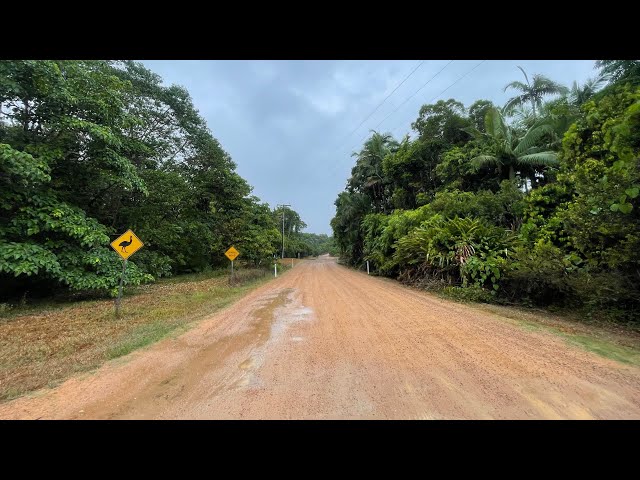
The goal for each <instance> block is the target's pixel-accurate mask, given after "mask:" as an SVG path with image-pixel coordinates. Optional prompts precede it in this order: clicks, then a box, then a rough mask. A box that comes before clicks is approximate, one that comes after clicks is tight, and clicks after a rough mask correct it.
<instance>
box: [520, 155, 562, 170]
mask: <svg viewBox="0 0 640 480" xmlns="http://www.w3.org/2000/svg"><path fill="white" fill-rule="evenodd" d="M518 163H519V164H520V165H528V166H532V167H542V166H553V165H557V164H558V156H557V155H556V153H555V152H538V153H530V154H529V155H523V156H521V157H518Z"/></svg>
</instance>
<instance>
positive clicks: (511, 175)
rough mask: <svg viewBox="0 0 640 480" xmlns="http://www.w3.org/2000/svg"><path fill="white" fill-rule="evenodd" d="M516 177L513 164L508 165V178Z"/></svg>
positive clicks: (513, 178)
mask: <svg viewBox="0 0 640 480" xmlns="http://www.w3.org/2000/svg"><path fill="white" fill-rule="evenodd" d="M515 179H516V171H515V170H514V169H513V165H509V180H515Z"/></svg>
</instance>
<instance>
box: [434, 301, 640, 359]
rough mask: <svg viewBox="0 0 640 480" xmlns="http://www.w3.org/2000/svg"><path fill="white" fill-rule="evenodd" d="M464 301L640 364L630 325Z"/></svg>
mask: <svg viewBox="0 0 640 480" xmlns="http://www.w3.org/2000/svg"><path fill="white" fill-rule="evenodd" d="M443 298H446V297H443ZM464 303H472V304H473V305H474V306H475V307H477V308H480V309H481V310H485V311H488V312H490V313H493V314H495V315H498V316H500V317H503V318H507V319H508V320H511V321H512V323H513V324H514V325H517V326H518V327H520V328H524V329H525V330H528V331H543V332H549V333H552V334H555V335H557V336H559V337H561V338H563V339H564V341H565V342H567V343H568V344H570V345H574V346H578V347H580V348H583V349H585V350H588V351H590V352H593V353H595V354H597V355H600V356H602V357H605V358H609V359H611V360H616V361H618V362H621V363H626V364H629V365H636V366H640V333H639V332H638V331H637V330H636V329H633V328H631V327H628V326H624V325H619V324H613V323H605V322H597V323H596V322H590V323H586V322H584V320H583V319H582V318H580V317H579V316H578V315H577V314H576V313H569V312H562V313H559V314H555V313H551V312H547V311H544V310H534V309H526V308H524V307H506V306H499V305H491V304H486V303H473V302H464Z"/></svg>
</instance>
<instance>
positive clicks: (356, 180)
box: [350, 130, 399, 211]
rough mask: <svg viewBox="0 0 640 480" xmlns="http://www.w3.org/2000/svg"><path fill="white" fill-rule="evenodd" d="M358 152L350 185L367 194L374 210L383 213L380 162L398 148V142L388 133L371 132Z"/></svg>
mask: <svg viewBox="0 0 640 480" xmlns="http://www.w3.org/2000/svg"><path fill="white" fill-rule="evenodd" d="M372 132H373V135H371V137H370V138H369V139H368V140H367V141H366V142H365V144H364V146H363V147H362V149H361V150H360V151H359V152H354V153H353V155H352V156H354V157H356V158H357V160H356V165H355V166H354V167H353V169H352V170H351V180H350V185H351V186H352V187H353V188H354V190H357V191H362V192H366V193H368V194H369V195H370V196H371V198H372V200H373V202H374V206H375V208H376V210H381V211H385V210H386V208H385V203H386V202H385V198H384V189H385V178H384V175H383V172H382V160H383V159H384V157H385V156H387V155H388V154H389V153H393V152H394V151H395V150H397V148H398V147H399V144H398V142H397V141H396V140H395V139H394V138H393V137H392V136H391V134H389V133H385V134H381V133H378V132H376V131H373V130H372Z"/></svg>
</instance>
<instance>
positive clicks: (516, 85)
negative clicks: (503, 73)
mask: <svg viewBox="0 0 640 480" xmlns="http://www.w3.org/2000/svg"><path fill="white" fill-rule="evenodd" d="M510 88H513V89H514V90H520V91H521V92H526V91H527V90H529V85H527V84H526V83H522V82H519V81H517V80H516V81H515V82H511V83H509V84H507V85H506V86H505V87H504V89H503V90H502V91H503V92H506V91H507V90H509V89H510Z"/></svg>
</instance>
